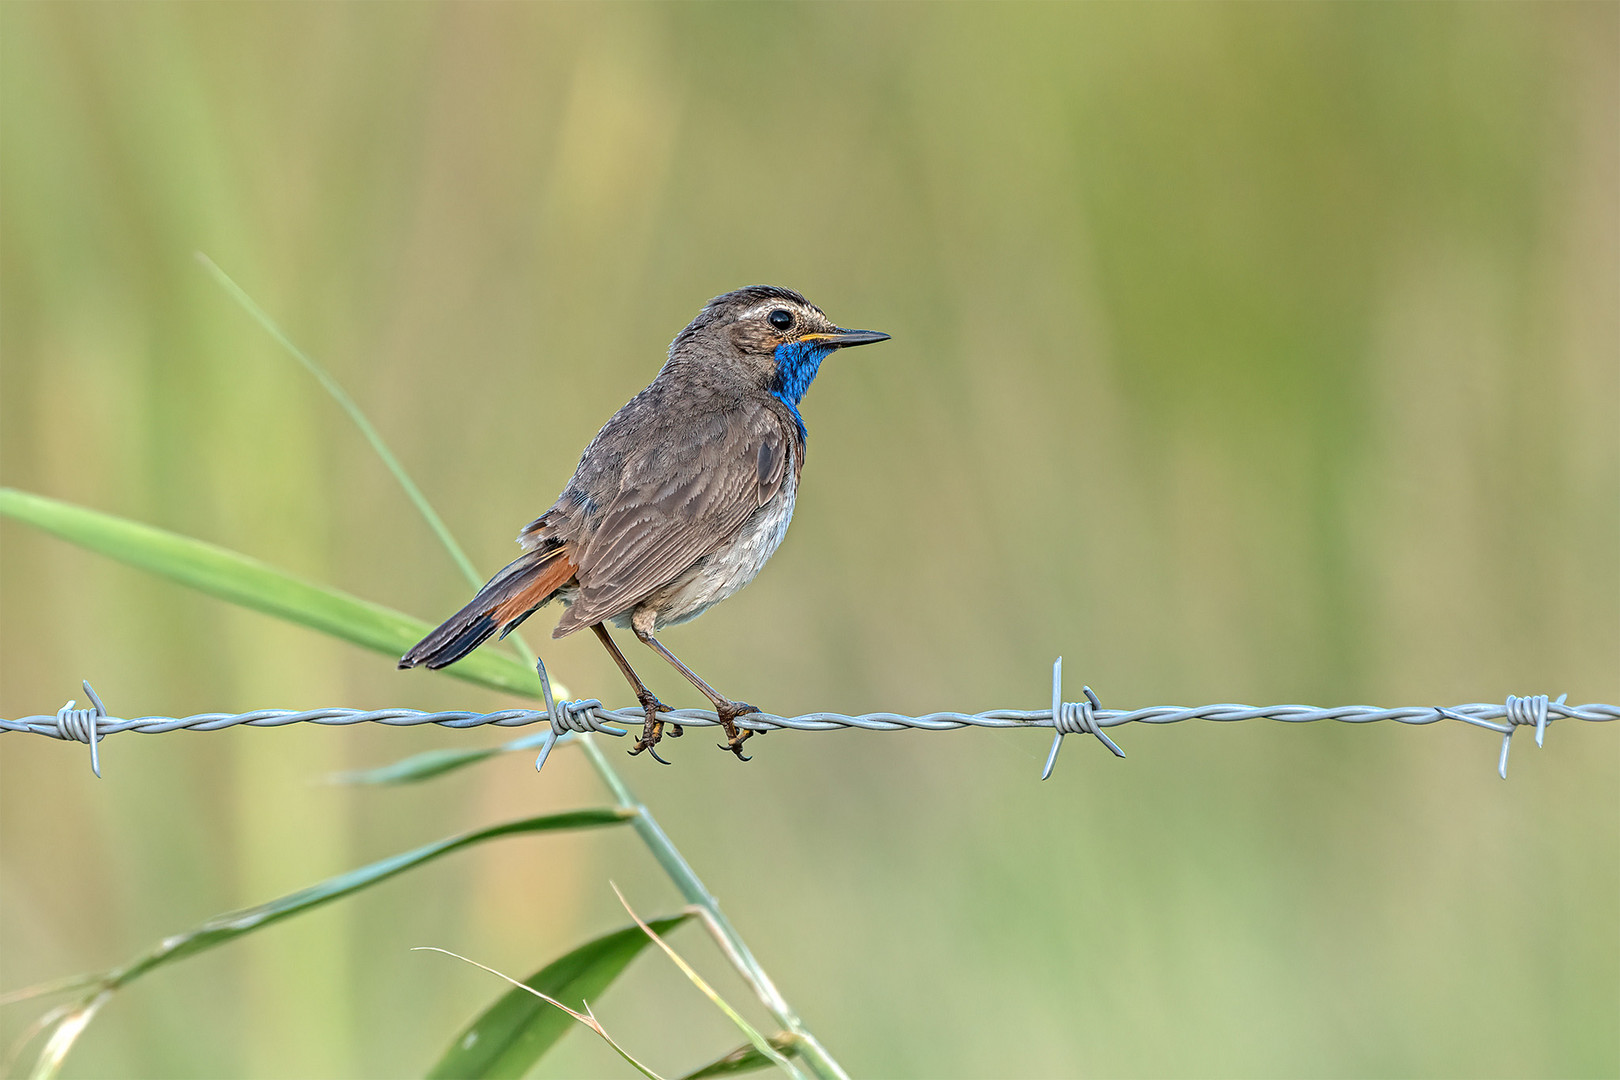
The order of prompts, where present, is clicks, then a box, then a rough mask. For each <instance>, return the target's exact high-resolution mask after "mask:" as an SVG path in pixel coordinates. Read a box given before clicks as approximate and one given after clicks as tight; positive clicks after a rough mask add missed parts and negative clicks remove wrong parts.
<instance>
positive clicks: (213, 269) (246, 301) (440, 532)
mask: <svg viewBox="0 0 1620 1080" xmlns="http://www.w3.org/2000/svg"><path fill="white" fill-rule="evenodd" d="M196 254H197V261H198V262H200V263H201V264H202V266H203V269H205V270H207V271H208V273H209V274H210V275H212V276H213V278H214V280H215V281H217V282H219V284H220V287H221V288H223V289H224V290H225V291H226V292H228V293H230V295H231V298H232V299H233V300H235V301H236V302H237V303H238V304H241V305H242V307H243V309H244V310H245V311H247V313H248V314H249V315H251V316H253V319H254V321H255V322H257V323H258V324H259V325H260V326H262V327H264V329H265V332H266V333H268V334H269V335H270V336H271V337H273V338H275V339H276V342H277V343H278V344H279V345H280V346H281V347H282V348H283V349H286V350H287V351H288V352H289V353H291V354H292V356H293V358H294V359H295V360H297V361H298V362H299V363H300V364H302V365H303V366H304V370H305V371H307V372H309V373H310V374H311V375H313V376H314V377H315V380H316V381H317V382H319V383H320V384H321V386H322V387H324V388H325V389H326V392H327V393H328V394H331V395H332V397H333V398H334V399H335V400H336V401H337V403H338V405H339V406H340V407H341V408H342V409H343V411H344V412H346V413H348V414H349V419H350V420H353V421H354V426H355V427H357V428H359V429H360V434H362V435H364V436H365V437H366V441H367V442H368V443H370V444H371V448H372V449H373V450H375V451H376V452H377V456H378V457H380V458H382V461H383V464H384V465H386V466H387V467H388V471H389V472H391V473H393V474H394V479H395V480H397V481H399V486H400V487H402V488H404V489H405V495H406V497H407V498H409V499H410V500H411V503H412V505H414V506H415V507H416V511H417V513H419V514H421V515H422V517H423V519H424V520H426V521H427V523H428V528H430V529H432V530H433V533H434V535H435V536H437V537H438V538H439V543H441V544H443V545H444V549H445V550H446V551H448V552H449V553H450V558H452V559H454V560H455V563H456V566H457V567H459V568H460V569H461V572H462V573H463V574H465V575H466V577H467V580H469V581H471V582H472V585H473V588H475V589H476V588H477V587H478V586H480V585H482V584H483V583H484V579H483V578H481V577H479V576H478V570H477V568H476V567H474V566H473V564H472V560H471V559H469V558H467V553H466V552H465V551H462V550H461V545H460V544H458V543H456V539H455V537H453V536H451V535H450V530H449V529H448V528H447V527H446V526H445V524H444V519H442V518H440V517H439V515H438V513H437V512H436V511H435V510H434V509H433V507H432V505H431V504H429V503H428V501H427V497H426V496H425V495H423V494H422V489H421V488H419V487H417V486H416V482H415V481H414V480H412V479H411V477H410V474H409V473H407V472H406V471H405V466H403V465H401V464H400V463H399V459H398V458H396V457H395V456H394V452H393V451H392V450H390V449H389V448H388V444H387V443H386V442H384V441H383V437H382V435H381V433H379V432H378V431H377V429H376V428H374V427H372V426H371V421H370V420H368V419H366V414H365V413H363V412H361V411H360V406H358V405H356V404H355V403H354V399H353V398H351V397H350V396H349V394H348V391H346V390H344V389H343V386H342V384H340V383H339V382H338V381H337V380H336V379H334V378H332V376H331V375H330V374H328V373H327V370H326V369H325V368H323V367H321V365H319V364H317V363H316V362H315V361H314V360H313V359H311V358H310V356H309V355H308V354H307V353H305V352H304V350H302V349H300V348H299V347H298V346H297V345H294V344H293V342H292V339H291V338H289V337H288V336H287V335H286V334H285V333H284V332H283V331H282V329H281V327H280V326H278V325H277V324H276V321H275V320H274V319H272V318H271V317H270V316H269V315H268V314H267V313H266V312H265V310H264V309H263V308H261V307H260V306H259V305H258V304H256V303H254V301H253V297H251V296H249V295H248V294H247V290H245V289H243V288H242V286H240V285H238V284H237V283H236V282H235V281H233V280H231V276H230V275H229V274H227V273H226V272H225V271H223V270H221V269H220V268H219V266H218V264H216V263H215V262H214V260H213V259H210V258H209V257H208V256H207V255H204V254H203V253H202V252H200V251H199V252H197V253H196Z"/></svg>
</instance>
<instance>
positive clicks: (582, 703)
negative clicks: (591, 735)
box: [534, 656, 625, 772]
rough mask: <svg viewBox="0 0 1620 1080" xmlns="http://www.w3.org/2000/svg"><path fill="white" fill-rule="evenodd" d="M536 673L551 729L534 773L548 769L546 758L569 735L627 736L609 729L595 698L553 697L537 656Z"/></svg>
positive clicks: (543, 665)
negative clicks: (593, 732)
mask: <svg viewBox="0 0 1620 1080" xmlns="http://www.w3.org/2000/svg"><path fill="white" fill-rule="evenodd" d="M534 670H535V672H536V673H537V674H538V675H539V676H540V692H541V694H542V695H544V697H545V699H546V714H545V715H546V721H547V724H548V725H549V726H548V728H547V730H546V737H545V741H543V742H542V743H541V744H540V753H539V754H538V755H537V756H536V757H535V759H534V771H535V772H539V771H540V768H541V766H543V765H545V763H546V758H548V757H550V756H551V748H552V747H554V746H556V745H557V743H558V742H559V741H560V740H562V739H564V738H566V737H567V736H568V735H570V734H583V733H585V732H587V731H600V732H601V733H602V734H604V735H612V736H614V737H618V736H620V735H623V734H624V733H625V732H624V729H623V728H615V727H608V726H607V725H606V724H605V723H603V722H602V703H601V702H600V701H598V700H597V699H596V698H580V699H579V700H577V701H557V700H556V699H555V698H554V697H553V696H552V693H551V677H550V676H549V675H547V674H546V662H545V661H544V660H542V659H540V658H539V657H538V656H537V657H535V658H534Z"/></svg>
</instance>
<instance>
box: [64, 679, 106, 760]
mask: <svg viewBox="0 0 1620 1080" xmlns="http://www.w3.org/2000/svg"><path fill="white" fill-rule="evenodd" d="M82 685H83V686H84V692H85V694H86V695H87V696H88V697H89V698H90V703H91V704H92V705H94V706H95V708H93V709H75V708H74V707H73V706H75V705H77V704H78V701H76V700H73V699H69V701H68V703H67V704H66V705H64V706H62V707H61V708H60V709H57V710H56V730H57V732H58V733H59V734H58V735H57V738H59V739H75V740H77V741H78V742H82V743H89V744H90V771H91V772H93V773H95V774H96V779H98V780H99V779H101V752H100V743H101V730H100V728H101V721H102V720H105V719H106V718H107V707H106V706H105V705H103V704H102V703H101V698H99V697H97V696H96V691H95V689H94V688H93V687H92V686H91V685H90V680H89V679H86V680H84V682H83V684H82Z"/></svg>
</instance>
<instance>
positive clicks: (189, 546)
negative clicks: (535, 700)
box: [0, 488, 540, 698]
mask: <svg viewBox="0 0 1620 1080" xmlns="http://www.w3.org/2000/svg"><path fill="white" fill-rule="evenodd" d="M0 514H4V515H5V516H7V517H10V518H14V519H16V520H17V521H21V522H24V523H26V524H28V525H32V526H34V527H35V528H37V529H42V530H44V531H45V532H48V533H52V534H53V535H56V536H59V537H61V538H62V539H64V540H68V541H70V542H72V543H75V544H78V545H79V546H80V547H85V548H89V549H90V550H91V551H95V552H99V553H101V554H103V555H107V556H110V557H111V558H114V559H117V560H118V561H119V562H122V563H127V564H128V565H130V566H135V567H139V568H140V569H142V570H149V571H151V572H152V573H154V574H160V575H162V576H163V577H166V578H169V579H170V580H171V581H177V582H179V583H180V584H182V585H188V586H190V587H191V588H193V589H198V590H200V591H202V592H205V593H208V594H209V595H211V596H216V597H218V598H220V599H221V600H228V601H230V602H231V603H233V604H240V605H241V606H243V607H249V608H252V609H254V610H255V611H262V612H264V613H265V614H268V615H274V616H276V617H278V618H282V619H286V620H288V621H289V622H295V623H301V624H302V625H304V626H308V627H310V628H311V629H314V630H319V631H321V632H322V633H326V634H331V635H332V636H333V637H337V638H342V639H343V640H345V641H349V642H353V643H354V644H356V645H360V646H362V647H364V648H367V649H375V650H376V651H377V652H380V653H385V654H387V655H389V656H394V657H397V656H399V655H400V654H402V653H403V652H404V651H405V650H406V649H408V648H410V647H411V646H412V645H414V644H415V643H416V642H417V641H419V640H420V639H421V638H422V637H423V635H425V634H426V633H427V632H428V631H430V630H432V629H433V627H432V626H431V625H430V624H428V623H425V622H423V621H421V620H420V619H413V618H411V617H410V616H409V615H405V614H402V613H400V612H398V611H394V610H393V609H392V608H387V607H384V606H382V605H381V604H375V603H372V602H371V601H369V600H362V599H360V598H359V597H356V596H352V595H350V594H349V593H346V592H342V591H340V590H337V589H333V588H329V587H327V586H325V585H317V584H316V583H314V582H312V581H308V580H305V579H304V578H300V577H296V576H294V575H292V574H289V573H287V572H286V571H285V570H280V569H278V568H276V567H274V566H271V565H270V564H268V563H264V562H260V561H259V560H258V559H255V558H252V557H250V556H247V555H242V554H240V553H238V552H235V551H231V550H229V549H227V548H222V547H218V546H216V545H214V544H209V543H205V542H203V541H201V540H194V539H192V538H191V537H189V536H181V535H180V534H178V533H172V532H169V531H167V530H165V529H159V528H155V527H154V526H151V525H143V524H141V523H140V522H136V521H130V520H129V519H127V518H121V517H116V516H114V515H112V514H104V513H101V512H100V511H98V510H90V509H87V508H85V507H82V506H75V505H74V504H72V503H66V502H62V501H60V500H57V499H51V498H47V497H46V496H43V495H35V494H33V493H31V492H26V491H18V490H16V489H15V488H0ZM444 673H445V674H446V675H453V676H455V677H456V678H458V679H465V680H466V681H468V682H473V683H477V684H479V685H480V686H487V687H490V688H491V689H494V690H502V691H505V692H506V693H509V694H520V695H523V696H524V697H531V698H532V697H538V696H539V692H540V680H539V678H538V677H537V676H536V675H535V673H534V671H533V670H531V669H530V668H529V667H528V666H527V665H525V664H522V663H520V662H519V661H518V660H517V659H515V658H514V657H511V656H507V655H504V654H502V653H497V652H493V651H490V650H480V651H477V652H474V653H473V654H472V655H471V656H468V657H467V658H466V659H464V660H462V661H460V662H459V663H457V664H455V665H454V666H452V667H448V668H445V669H444Z"/></svg>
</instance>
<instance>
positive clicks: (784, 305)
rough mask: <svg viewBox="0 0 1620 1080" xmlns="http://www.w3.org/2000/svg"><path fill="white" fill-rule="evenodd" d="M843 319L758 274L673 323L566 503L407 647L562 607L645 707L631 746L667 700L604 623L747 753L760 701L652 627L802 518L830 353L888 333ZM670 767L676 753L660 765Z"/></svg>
mask: <svg viewBox="0 0 1620 1080" xmlns="http://www.w3.org/2000/svg"><path fill="white" fill-rule="evenodd" d="M888 337H889V335H888V334H881V333H878V332H876V331H873V330H844V329H842V328H840V327H837V326H834V325H833V324H832V323H831V322H830V321H829V320H828V319H827V316H826V315H824V314H822V312H821V309H820V308H818V307H816V306H815V305H814V304H812V303H810V302H809V301H808V300H806V299H805V298H804V297H802V296H800V295H799V294H798V293H796V292H794V291H793V290H791V289H783V288H777V287H776V286H772V285H751V286H749V287H748V288H746V289H738V290H737V291H736V292H730V293H726V294H725V295H724V296H717V297H715V298H714V299H713V300H710V301H709V302H708V304H706V305H705V306H704V308H703V310H702V311H700V312H698V316H697V318H695V319H693V320H692V323H691V325H690V326H688V327H687V328H686V329H685V330H682V331H681V332H680V333H679V334H678V335H676V337H675V340H674V341H673V342H672V343H671V344H670V347H669V359H668V361H666V362H665V364H664V366H663V369H662V370H660V371H659V372H658V377H657V378H655V379H653V381H652V384H651V385H650V386H648V387H647V388H646V389H645V390H643V391H641V393H639V394H637V395H636V396H635V397H634V398H631V399H630V402H629V404H627V405H625V406H624V408H622V409H620V410H619V411H618V412H617V413H614V414H613V419H611V420H609V421H608V422H607V424H605V425H604V426H603V428H602V430H601V431H599V432H597V434H596V438H594V439H592V440H591V444H590V445H589V446H587V447H586V448H585V453H584V454H583V455H582V456H581V457H580V459H579V467H578V468H577V469H575V470H574V478H573V479H572V480H570V481H569V482H568V486H567V487H566V488H564V489H563V493H562V495H561V496H560V497H559V498H558V499H557V502H556V503H555V504H554V505H553V506H552V507H551V509H550V510H547V511H546V512H545V513H544V514H541V515H540V516H539V517H538V518H536V519H535V520H534V521H532V522H530V523H529V524H528V525H527V526H525V527H524V529H523V531H522V532H521V533H519V534H518V543H519V544H521V545H522V546H523V548H524V549H525V550H524V552H523V554H522V555H520V556H518V557H517V558H516V559H515V560H513V561H512V562H511V563H509V564H508V565H507V566H506V567H505V568H504V569H502V570H501V572H500V573H498V574H496V575H495V576H494V577H493V578H490V580H489V583H488V584H487V585H485V586H484V587H483V588H482V589H479V590H478V595H476V596H474V597H473V598H472V601H471V602H470V603H468V604H467V606H466V607H464V608H462V609H461V610H460V611H458V612H456V613H455V614H454V615H452V616H451V617H450V618H449V619H447V620H446V621H445V623H444V625H442V626H440V627H439V628H438V629H437V630H435V631H433V633H431V634H429V635H428V636H427V637H425V638H423V639H422V640H421V641H419V642H417V644H416V645H415V646H414V647H413V648H412V649H411V651H410V652H408V653H406V654H405V655H404V657H402V658H401V659H400V662H399V666H400V667H402V668H408V667H415V666H417V665H418V664H426V665H427V666H428V667H430V668H441V667H444V666H445V665H446V664H453V663H455V662H456V661H457V660H460V659H461V658H462V657H463V656H466V655H467V654H468V653H469V652H471V651H472V650H473V649H475V648H477V647H478V646H479V645H480V644H481V643H483V642H484V641H485V640H486V639H488V638H489V637H490V635H492V634H494V633H496V632H497V631H499V632H500V634H501V636H502V637H505V636H506V634H507V633H508V632H509V631H511V630H512V629H513V628H514V627H515V626H517V625H518V624H519V623H521V622H522V621H523V620H524V619H526V618H528V617H529V616H530V615H532V614H533V613H534V612H535V610H536V609H538V608H539V607H540V606H541V605H543V604H546V603H549V602H550V601H552V600H561V601H562V602H563V604H564V605H565V606H566V607H567V609H568V610H567V611H566V613H564V615H563V617H562V618H561V619H560V620H559V621H558V623H557V628H556V629H555V630H554V631H552V637H562V636H563V635H565V634H571V633H573V632H574V631H575V630H578V629H580V628H581V627H586V626H588V627H590V628H591V629H592V630H594V631H595V632H596V636H597V637H598V638H600V639H601V641H602V644H603V646H605V647H606V648H607V651H608V652H609V653H610V654H611V655H612V657H613V660H614V663H616V664H618V665H619V670H620V671H622V672H624V677H625V678H626V679H629V680H630V685H631V686H632V687H634V688H635V692H636V699H637V700H638V701H640V702H641V707H642V709H643V710H645V711H646V714H647V722H646V725H645V726H644V727H643V728H642V732H641V738H639V739H638V740H637V741H636V744H635V747H634V748H633V749H632V750H631V751H630V752H631V753H632V754H639V753H641V752H642V751H643V750H650V751H652V756H653V757H654V758H656V759H657V760H659V761H663V760H664V759H663V758H660V757H658V752H657V751H656V750H653V747H654V746H656V745H657V743H658V740H659V739H660V738H662V736H663V733H664V727H665V725H666V724H668V725H670V727H671V731H670V734H671V735H672V736H673V735H679V734H680V733H681V732H680V727H679V725H676V724H675V723H674V722H673V721H664V720H660V719H659V718H658V713H659V712H660V711H668V710H667V708H666V706H665V705H664V704H663V703H662V702H660V701H659V700H658V698H656V697H655V696H653V693H652V691H651V690H648V689H647V686H646V684H645V683H643V682H642V681H641V679H640V678H639V677H638V676H637V675H636V673H635V670H634V669H633V668H632V667H631V666H630V662H629V661H628V660H626V659H625V658H624V654H623V653H622V652H620V651H619V647H618V646H617V645H616V644H614V642H613V639H612V637H610V636H609V635H608V631H607V625H606V624H607V623H608V622H610V621H611V622H613V623H614V624H615V625H617V626H621V627H622V626H628V627H630V629H631V630H632V631H634V632H635V635H636V637H638V638H640V639H641V641H642V642H643V643H644V644H646V645H647V646H648V647H649V648H651V649H652V650H653V651H655V652H657V653H658V654H659V655H660V656H662V657H663V658H664V659H665V660H668V661H669V662H670V663H671V664H673V665H674V666H675V668H676V670H677V671H679V672H680V673H681V674H682V675H684V676H686V678H687V679H689V680H690V681H691V683H692V685H693V686H695V687H697V688H698V690H700V691H701V692H702V693H703V696H704V697H707V698H708V699H709V700H710V701H711V702H713V703H714V708H715V712H716V713H718V714H719V717H720V724H721V726H722V727H723V728H724V729H725V732H726V742H725V744H724V748H725V749H728V750H730V751H732V753H734V754H736V755H737V757H738V758H741V759H742V760H745V761H746V760H747V759H746V758H744V757H743V753H742V744H743V742H744V740H746V739H747V738H748V736H749V735H751V734H753V732H752V731H750V730H743V731H739V729H738V727H737V725H736V723H735V721H736V719H737V717H739V716H741V715H743V714H745V713H751V712H758V711H759V710H758V709H756V708H755V707H754V706H752V705H749V704H747V703H746V702H741V701H731V700H729V699H727V698H725V697H722V696H721V695H720V694H719V693H718V692H717V691H716V690H715V689H714V688H713V687H712V686H710V685H709V684H708V683H706V682H704V681H703V680H702V679H700V678H698V676H697V674H696V673H694V672H693V671H692V669H691V668H688V667H687V666H686V665H685V664H683V663H681V662H680V660H678V659H676V657H675V654H674V653H672V652H670V651H669V650H668V649H666V648H665V647H664V646H663V645H662V644H661V643H660V642H659V641H658V639H657V638H656V637H654V636H653V635H654V634H655V633H656V632H657V631H659V630H662V629H663V628H664V627H666V626H673V625H675V624H676V623H682V622H685V621H686V620H688V619H693V618H696V617H697V616H699V615H701V614H702V613H703V612H704V611H706V610H707V609H708V608H709V607H710V606H711V605H713V604H717V603H719V602H720V601H721V600H724V599H725V598H726V597H728V596H730V595H731V594H732V593H734V592H736V591H737V590H738V589H740V588H742V587H743V586H744V585H747V584H748V583H749V582H750V581H752V580H753V579H754V575H756V574H758V573H759V571H760V569H761V568H762V567H763V566H764V565H765V560H767V559H769V558H770V557H771V554H772V553H773V552H774V551H776V548H777V545H779V544H780V543H781V542H782V537H783V536H785V535H786V533H787V527H788V522H789V521H790V520H791V519H792V517H793V499H794V495H795V494H796V493H797V491H798V486H799V473H800V471H801V470H802V469H803V468H804V451H805V429H804V418H803V417H801V416H800V415H799V402H800V400H801V399H802V398H803V397H804V393H805V391H806V390H808V389H809V387H810V382H811V380H813V379H814V378H815V377H816V372H817V370H819V369H820V367H821V362H822V361H823V360H825V359H826V358H827V357H828V356H830V355H831V354H832V353H833V352H834V351H835V350H837V349H841V348H847V347H849V346H851V345H869V344H871V343H872V342H875V341H885V340H887V339H888ZM665 764H668V762H665Z"/></svg>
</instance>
